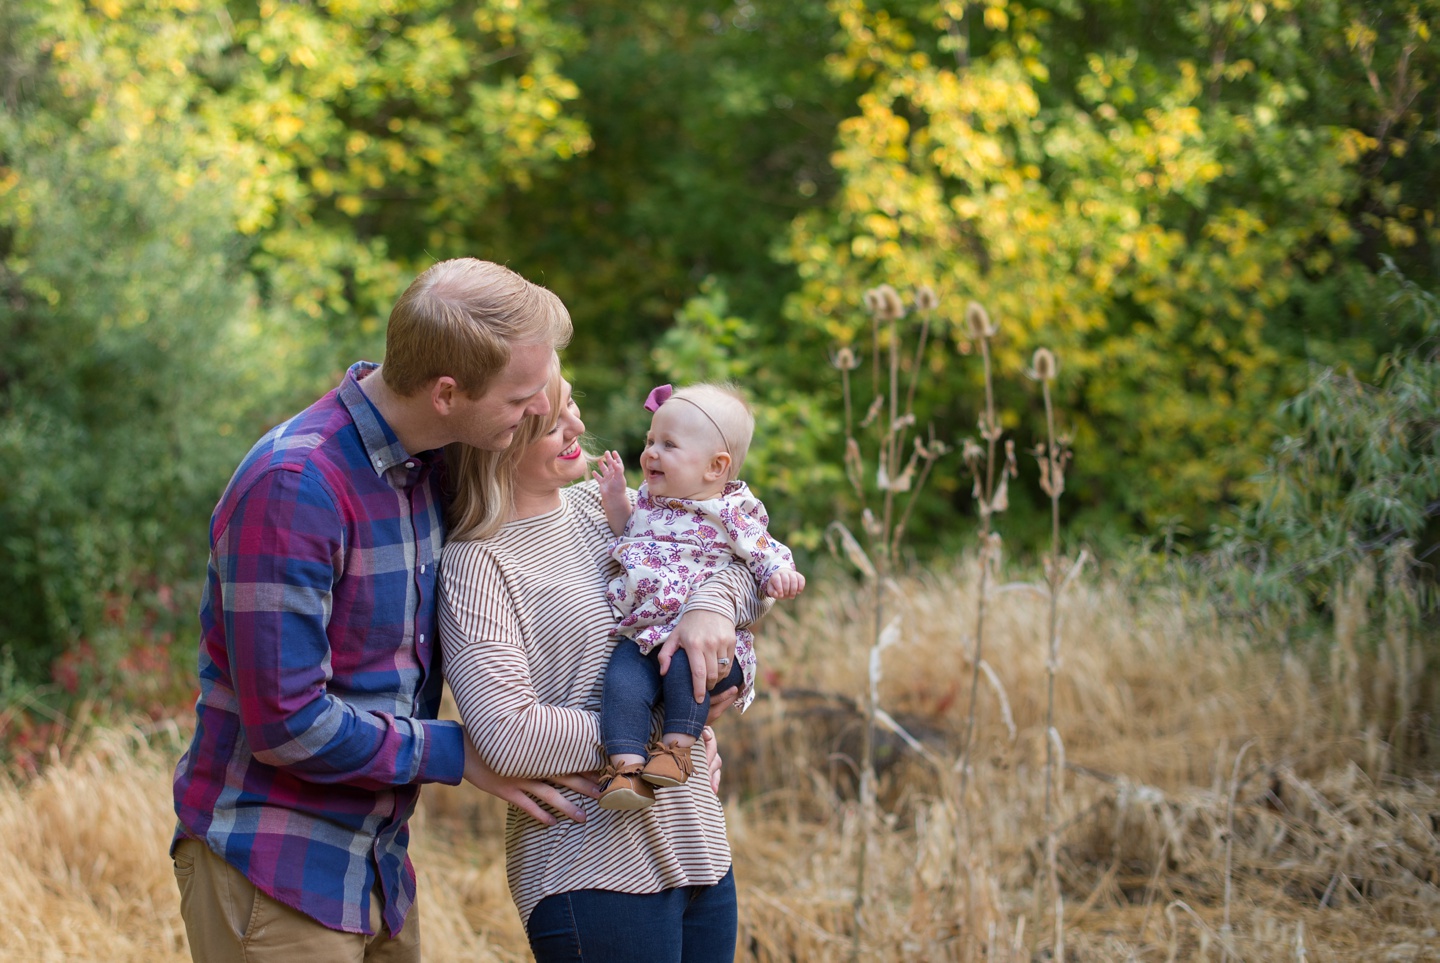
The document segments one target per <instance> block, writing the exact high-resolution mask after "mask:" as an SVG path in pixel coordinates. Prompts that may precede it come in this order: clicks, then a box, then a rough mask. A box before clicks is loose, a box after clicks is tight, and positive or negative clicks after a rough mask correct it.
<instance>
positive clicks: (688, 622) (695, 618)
mask: <svg viewBox="0 0 1440 963" xmlns="http://www.w3.org/2000/svg"><path fill="white" fill-rule="evenodd" d="M676 647H680V648H683V649H684V650H685V654H686V655H688V656H689V657H690V678H691V679H693V680H694V682H695V701H696V702H703V701H705V693H707V692H709V691H710V688H711V687H712V686H713V685H715V683H717V682H719V681H720V680H721V679H723V678H724V677H725V676H727V675H729V674H730V666H731V665H733V664H734V659H735V620H734V619H732V618H728V617H726V616H724V615H721V614H719V613H718V612H710V611H707V610H705V609H690V610H688V611H687V612H686V613H685V614H684V615H682V616H681V617H680V621H679V622H677V623H675V631H673V632H671V633H670V637H669V638H667V639H666V640H665V644H664V645H662V646H661V647H660V656H659V658H660V674H661V675H664V674H665V673H667V672H669V671H670V657H671V656H672V655H674V653H675V649H676ZM722 659H723V660H724V663H725V664H724V665H721V664H720V660H722ZM722 670H723V671H722Z"/></svg>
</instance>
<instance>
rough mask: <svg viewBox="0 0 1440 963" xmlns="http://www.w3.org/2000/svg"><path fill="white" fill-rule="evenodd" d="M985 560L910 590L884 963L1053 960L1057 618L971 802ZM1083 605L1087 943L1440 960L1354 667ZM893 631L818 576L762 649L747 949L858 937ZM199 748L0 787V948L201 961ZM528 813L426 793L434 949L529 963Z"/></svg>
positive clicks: (993, 643)
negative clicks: (977, 572)
mask: <svg viewBox="0 0 1440 963" xmlns="http://www.w3.org/2000/svg"><path fill="white" fill-rule="evenodd" d="M972 576H973V572H972V571H969V570H962V571H948V572H937V573H932V574H930V575H927V576H926V577H924V578H920V579H916V580H913V581H908V582H906V583H905V584H903V585H902V586H900V587H899V589H898V591H899V592H900V593H901V595H902V596H903V606H902V608H903V610H904V612H905V628H904V640H903V642H902V643H901V644H900V645H898V646H896V647H894V648H892V649H890V650H888V651H887V652H886V660H885V675H884V682H883V686H882V693H883V695H882V704H883V706H884V708H885V709H886V710H887V711H889V712H890V713H891V715H893V716H895V717H896V718H897V719H899V720H900V721H901V722H902V724H904V725H905V726H906V727H907V728H908V729H909V730H910V731H911V732H912V733H913V734H914V736H915V737H916V738H917V740H919V741H920V743H921V744H922V745H923V746H924V747H925V748H924V753H925V755H924V756H922V755H921V754H920V753H917V752H915V751H912V750H909V749H899V748H897V746H898V743H897V742H895V741H894V740H887V741H886V742H884V743H883V744H882V747H881V748H882V750H883V751H882V752H881V753H880V754H879V757H878V762H877V765H878V766H879V767H880V768H881V779H880V789H881V796H882V800H883V802H884V806H883V808H884V811H885V815H884V816H883V818H882V820H881V823H880V824H879V825H877V826H874V827H872V831H873V832H874V834H875V835H874V836H873V837H872V840H873V844H872V847H871V855H870V860H869V868H868V870H867V878H868V880H869V885H868V886H867V888H868V890H869V893H870V901H869V908H868V910H867V915H866V920H865V922H866V926H865V932H864V940H863V951H864V956H865V958H866V959H874V960H917V961H919V960H926V961H928V960H981V959H984V960H987V961H1003V960H1016V961H1019V960H1026V961H1029V960H1036V959H1039V960H1044V959H1049V958H1050V947H1051V946H1052V945H1053V942H1052V940H1053V932H1052V929H1051V923H1050V917H1049V915H1048V913H1046V912H1043V911H1042V908H1041V906H1040V903H1039V896H1040V895H1043V894H1044V893H1045V892H1047V889H1048V887H1047V886H1046V883H1045V879H1046V876H1045V868H1044V865H1043V852H1044V825H1045V824H1044V783H1043V767H1044V756H1045V746H1044V742H1043V739H1042V735H1043V729H1044V711H1045V698H1044V681H1045V655H1046V651H1045V643H1046V625H1045V620H1046V608H1045V605H1044V603H1043V601H1042V600H1041V599H1039V598H1037V597H1036V596H1035V595H1034V594H1033V593H1032V592H1030V591H1029V590H1024V589H1011V590H1002V591H1001V592H999V593H998V594H997V595H996V596H995V598H994V600H993V608H992V619H993V621H992V625H993V630H989V631H988V632H987V634H988V638H987V643H986V655H985V659H986V662H987V663H988V665H989V667H990V672H989V673H987V674H986V675H985V676H984V678H983V680H982V684H981V700H980V705H979V706H978V707H977V708H978V712H977V728H978V739H977V743H976V751H975V754H974V761H975V764H974V771H973V773H972V776H971V778H970V780H969V781H968V788H967V798H964V799H961V798H959V797H958V795H957V793H958V785H959V781H958V779H957V778H956V774H955V773H954V771H953V761H954V758H955V749H956V743H957V742H958V737H959V733H960V732H961V731H962V730H963V727H964V724H965V716H966V713H967V711H968V706H967V705H965V698H966V695H967V693H968V689H967V688H966V681H967V680H968V678H969V674H970V668H971V667H970V666H969V665H968V663H967V656H966V653H967V652H969V651H970V645H969V640H968V639H966V638H965V637H964V631H965V630H964V628H963V627H964V626H965V625H967V624H969V620H968V619H967V618H966V613H967V612H970V611H972V610H973V608H972V607H973V604H974V599H973V597H971V596H970V594H969V593H971V592H973V586H974V585H975V579H974V578H973V577H972ZM1063 611H1064V619H1065V624H1064V626H1063V628H1062V635H1063V643H1062V659H1063V663H1062V665H1061V667H1060V673H1059V678H1058V681H1057V690H1056V725H1057V728H1058V730H1059V732H1060V734H1061V736H1062V738H1063V743H1064V753H1065V759H1066V763H1067V766H1066V768H1065V772H1064V778H1063V779H1062V781H1061V787H1062V791H1061V794H1060V797H1059V798H1060V825H1061V827H1062V834H1061V837H1060V840H1059V863H1060V865H1059V868H1060V877H1061V882H1062V886H1063V890H1064V893H1065V900H1066V911H1065V919H1066V957H1067V959H1071V960H1141V961H1166V960H1192V959H1208V960H1222V959H1227V958H1228V959H1234V960H1246V961H1262V960H1277V961H1278V960H1287V961H1294V960H1306V961H1326V960H1395V961H1407V960H1440V936H1437V933H1436V926H1437V925H1440V924H1437V921H1440V888H1437V882H1440V845H1437V840H1436V831H1437V823H1440V794H1437V789H1436V784H1435V783H1434V782H1433V781H1429V782H1427V781H1424V780H1416V779H1411V780H1406V781H1401V780H1397V779H1394V778H1390V777H1387V776H1386V766H1387V759H1386V756H1385V752H1384V747H1383V746H1381V745H1380V744H1378V743H1377V742H1376V741H1375V740H1374V739H1369V740H1367V739H1365V738H1363V737H1359V736H1356V735H1354V734H1351V733H1346V732H1339V731H1336V729H1335V723H1334V722H1333V719H1334V718H1338V716H1337V715H1333V714H1332V712H1331V709H1330V705H1329V704H1328V702H1327V700H1328V699H1330V695H1329V687H1328V682H1327V683H1325V684H1323V685H1317V684H1314V683H1312V680H1311V677H1310V675H1309V673H1308V672H1307V671H1306V670H1305V668H1304V667H1303V666H1301V665H1300V664H1299V663H1298V662H1297V661H1296V660H1295V659H1294V658H1287V657H1284V656H1282V655H1280V654H1277V653H1274V652H1271V651H1258V650H1254V649H1252V648H1250V647H1248V646H1247V645H1246V644H1245V642H1244V641H1243V640H1240V639H1231V638H1224V637H1217V636H1215V635H1213V634H1203V635H1197V634H1196V633H1194V632H1193V631H1192V630H1191V629H1190V628H1189V627H1188V626H1187V621H1186V618H1185V613H1183V612H1182V611H1180V609H1179V607H1178V605H1175V604H1169V603H1167V602H1165V601H1164V600H1159V599H1152V600H1149V601H1147V602H1145V603H1144V604H1143V605H1140V606H1136V605H1133V604H1132V603H1131V602H1130V601H1129V600H1128V599H1127V598H1126V596H1125V595H1124V593H1122V592H1121V591H1120V590H1118V589H1117V588H1115V587H1114V586H1106V585H1099V586H1096V585H1093V584H1086V583H1084V582H1083V581H1082V582H1081V583H1080V584H1078V585H1076V586H1075V587H1073V588H1072V590H1071V592H1070V594H1069V595H1068V596H1067V597H1066V599H1065V602H1064V606H1063ZM867 625H868V621H867V614H866V612H865V611H864V609H863V603H862V602H861V601H858V600H857V599H856V598H855V597H854V596H853V594H852V593H848V592H846V591H843V590H841V588H840V587H838V586H836V585H833V584H832V585H829V586H820V585H816V586H814V587H813V589H812V595H811V596H809V597H808V598H807V599H805V600H804V601H803V602H802V603H801V604H799V605H797V606H794V607H792V608H791V609H790V611H789V613H786V612H782V613H779V614H778V615H777V616H776V618H775V619H774V620H773V621H772V623H771V624H770V626H769V627H768V630H767V632H766V635H765V637H764V638H763V639H762V646H763V648H762V665H763V668H764V669H765V670H766V671H767V674H768V675H769V676H770V679H769V681H768V682H767V683H766V684H765V685H764V686H763V691H764V693H765V695H764V697H763V698H762V699H761V700H760V701H758V702H757V704H756V706H755V707H754V708H752V709H751V711H750V712H748V713H746V714H745V716H743V717H741V718H738V719H729V720H726V721H725V723H724V724H723V728H722V731H721V736H722V742H723V743H724V745H725V748H726V757H727V763H726V788H725V793H726V796H727V807H728V812H729V819H730V830H731V838H732V841H733V843H734V849H735V853H736V875H737V878H738V880H739V884H740V891H741V956H742V957H743V958H754V959H758V960H764V961H771V960H775V961H778V960H803V961H809V960H838V959H845V958H848V956H849V953H850V940H851V934H852V930H853V924H852V917H851V900H852V896H853V894H852V892H851V887H852V886H853V882H854V878H855V877H854V860H855V853H856V849H857V844H858V841H859V839H860V833H861V831H862V828H863V827H862V826H861V825H860V819H861V816H860V808H859V807H858V805H856V804H855V803H854V801H853V798H852V797H853V785H854V782H853V769H852V765H851V761H850V757H851V756H852V754H853V753H854V752H855V747H856V746H858V742H859V740H858V733H859V729H858V719H859V716H858V714H857V713H856V711H855V709H854V708H853V706H854V705H855V700H856V699H858V697H859V696H860V695H861V693H862V692H863V688H862V687H863V685H864V672H865V664H864V659H865V651H866V648H867V646H868V641H869V640H868V638H867V637H866V632H865V627H866V626H867ZM1012 727H1013V729H1012ZM177 744H178V736H176V737H174V738H172V737H167V736H166V735H165V734H164V733H161V734H159V735H157V734H154V733H150V734H147V735H143V736H142V734H140V733H139V732H138V731H137V732H132V733H126V732H122V731H110V732H106V733H102V734H99V735H98V736H97V737H96V738H95V739H94V740H93V741H92V742H91V743H90V744H89V745H88V746H87V748H85V749H84V750H83V751H81V752H78V753H76V754H75V755H74V756H73V757H70V758H67V759H63V760H61V759H58V758H57V761H56V762H55V763H54V764H52V765H51V766H50V767H49V768H48V769H47V770H46V771H45V772H44V773H43V774H42V775H41V776H40V777H39V778H36V779H34V780H32V781H30V782H28V783H26V784H24V785H21V786H16V785H9V784H5V785H0V899H3V905H5V906H6V907H7V910H8V912H7V914H6V917H7V918H6V919H5V921H4V922H3V923H0V959H5V960H24V961H32V960H36V961H41V960H56V961H61V960H64V961H71V960H105V961H126V960H136V961H141V960H144V961H147V963H148V961H155V963H160V961H166V960H184V959H186V958H187V957H186V955H185V951H184V937H183V932H182V927H181V925H180V922H179V917H178V905H177V904H178V899H177V897H176V893H175V887H174V882H173V880H172V878H171V875H170V870H169V865H168V861H167V860H165V859H164V855H163V854H164V852H165V848H166V844H167V842H168V839H169V835H170V831H171V825H172V822H171V820H172V816H171V811H170V770H171V767H172V765H173V762H174V756H175V753H176V745H177ZM501 827H502V813H501V811H500V808H499V806H498V805H497V804H496V802H495V801H494V800H490V799H487V798H482V797H480V796H479V795H478V794H476V793H473V792H469V791H466V790H465V789H440V788H435V787H432V788H429V789H427V790H426V793H425V801H424V804H423V806H422V811H421V813H420V815H419V816H418V818H417V821H416V826H415V840H416V842H415V862H416V865H417V866H418V867H419V869H420V876H421V889H422V896H421V898H422V907H423V912H424V924H423V925H424V930H425V938H426V948H427V949H426V958H427V959H432V960H452V959H456V960H525V959H528V954H527V952H526V950H525V944H524V938H523V934H522V932H521V929H520V925H519V921H518V919H517V917H516V915H515V912H514V909H513V907H512V906H511V904H510V901H509V897H508V894H507V891H506V885H505V876H504V867H503V840H502V838H501ZM1227 914H1228V921H1229V927H1228V929H1227V928H1226V920H1227Z"/></svg>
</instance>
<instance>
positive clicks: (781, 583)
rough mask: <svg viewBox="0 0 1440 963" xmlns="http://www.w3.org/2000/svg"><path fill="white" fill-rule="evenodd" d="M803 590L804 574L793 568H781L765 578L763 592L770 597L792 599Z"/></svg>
mask: <svg viewBox="0 0 1440 963" xmlns="http://www.w3.org/2000/svg"><path fill="white" fill-rule="evenodd" d="M803 591H805V576H803V575H801V574H800V573H799V572H797V571H795V570H794V569H793V568H782V569H781V570H780V571H778V572H776V573H775V574H774V575H772V576H770V577H769V578H768V579H766V580H765V594H766V595H768V596H769V597H770V598H772V599H793V598H794V597H795V596H797V595H799V594H800V593H801V592H803Z"/></svg>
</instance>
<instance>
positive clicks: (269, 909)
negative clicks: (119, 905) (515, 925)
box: [175, 839, 420, 963]
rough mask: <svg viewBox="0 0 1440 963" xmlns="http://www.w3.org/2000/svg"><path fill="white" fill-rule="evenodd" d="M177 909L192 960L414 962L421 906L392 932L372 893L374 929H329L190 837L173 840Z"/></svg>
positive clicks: (416, 962)
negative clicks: (396, 934)
mask: <svg viewBox="0 0 1440 963" xmlns="http://www.w3.org/2000/svg"><path fill="white" fill-rule="evenodd" d="M175 882H176V883H177V884H178V885H179V887H180V916H181V917H182V918H183V919H184V920H185V933H186V935H187V936H189V938H190V956H191V958H193V959H194V960H195V963H291V961H295V963H332V961H333V963H419V960H420V908H419V906H412V907H410V915H409V916H408V917H406V920H405V927H404V928H403V929H402V930H401V931H400V936H399V937H398V938H391V936H390V931H389V929H387V928H386V926H385V924H384V923H383V922H382V921H381V919H380V907H381V900H380V893H379V889H378V888H377V889H376V891H375V893H373V894H372V895H371V899H370V926H371V928H372V929H373V930H374V931H375V935H374V936H366V935H365V934H364V933H343V932H341V931H339V930H332V929H327V928H326V927H324V926H322V925H320V924H319V923H317V922H316V921H315V920H313V919H311V918H310V917H308V916H306V915H305V914H304V913H301V912H300V911H299V910H295V909H291V908H290V907H289V906H286V905H285V904H284V903H281V902H279V901H278V900H274V899H271V898H270V897H269V896H266V895H265V894H264V893H262V892H260V891H259V890H258V889H256V888H255V885H254V884H253V883H251V882H250V881H249V880H248V879H246V878H245V876H244V874H242V873H241V872H240V871H239V870H237V869H236V868H235V867H233V866H231V865H230V864H229V863H227V862H225V860H223V859H221V858H220V857H219V856H216V855H215V854H214V853H212V852H211V851H210V847H208V846H206V845H205V844H204V843H202V842H199V841H198V840H194V839H182V840H181V841H180V844H179V845H178V846H177V847H175Z"/></svg>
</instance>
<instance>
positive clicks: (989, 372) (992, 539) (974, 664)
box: [955, 301, 1016, 803]
mask: <svg viewBox="0 0 1440 963" xmlns="http://www.w3.org/2000/svg"><path fill="white" fill-rule="evenodd" d="M965 323H966V325H967V326H968V328H969V331H970V336H971V337H972V338H973V339H974V341H975V343H976V344H977V345H979V347H980V359H981V362H982V363H983V365H984V374H985V407H984V408H983V409H982V410H981V412H980V419H979V429H980V438H981V440H982V441H983V442H984V444H983V445H981V444H979V443H977V442H976V441H975V440H974V439H971V438H967V439H965V442H964V447H963V448H962V454H963V457H964V459H965V467H966V468H967V469H968V470H969V471H970V476H971V478H972V480H973V486H972V492H973V494H974V497H975V507H976V511H977V512H979V515H980V533H979V542H980V585H979V588H978V590H977V592H976V602H975V637H974V640H973V642H972V647H971V675H970V710H969V714H968V715H967V716H966V718H965V735H964V736H963V737H962V738H961V740H960V757H959V759H957V760H956V763H955V765H956V768H957V769H958V770H959V772H960V799H961V802H962V803H963V802H964V799H965V794H966V790H967V788H968V786H969V779H970V754H971V748H972V745H971V744H972V741H973V740H974V736H975V707H976V701H977V699H978V697H979V695H980V674H981V673H982V672H983V671H984V670H985V664H984V658H985V616H986V608H987V602H988V598H987V596H988V595H989V591H990V582H991V579H992V578H993V577H994V575H995V574H996V573H997V571H998V569H999V567H1000V553H1001V540H1000V536H999V534H998V533H996V532H995V530H994V527H993V524H992V521H993V518H994V516H995V515H997V514H999V513H1000V512H1003V511H1005V509H1007V508H1009V507H1010V496H1009V479H1011V478H1013V477H1015V474H1016V471H1015V443H1014V442H1013V441H1007V442H1005V445H1004V448H1003V452H1004V460H1003V461H1001V452H1002V448H1001V446H1000V440H1001V439H1002V438H1004V436H1005V430H1004V429H1003V428H1002V427H1001V426H1000V418H999V415H998V414H997V413H996V411H995V378H994V371H993V362H992V360H991V356H990V342H991V340H992V339H994V337H995V336H996V335H997V334H999V333H1000V332H999V329H998V328H997V327H996V326H995V325H994V324H993V323H992V322H991V321H990V315H989V313H988V312H987V311H986V310H985V309H984V308H983V307H981V306H980V305H979V304H977V303H976V302H974V301H971V302H970V303H969V305H967V306H966V308H965Z"/></svg>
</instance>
